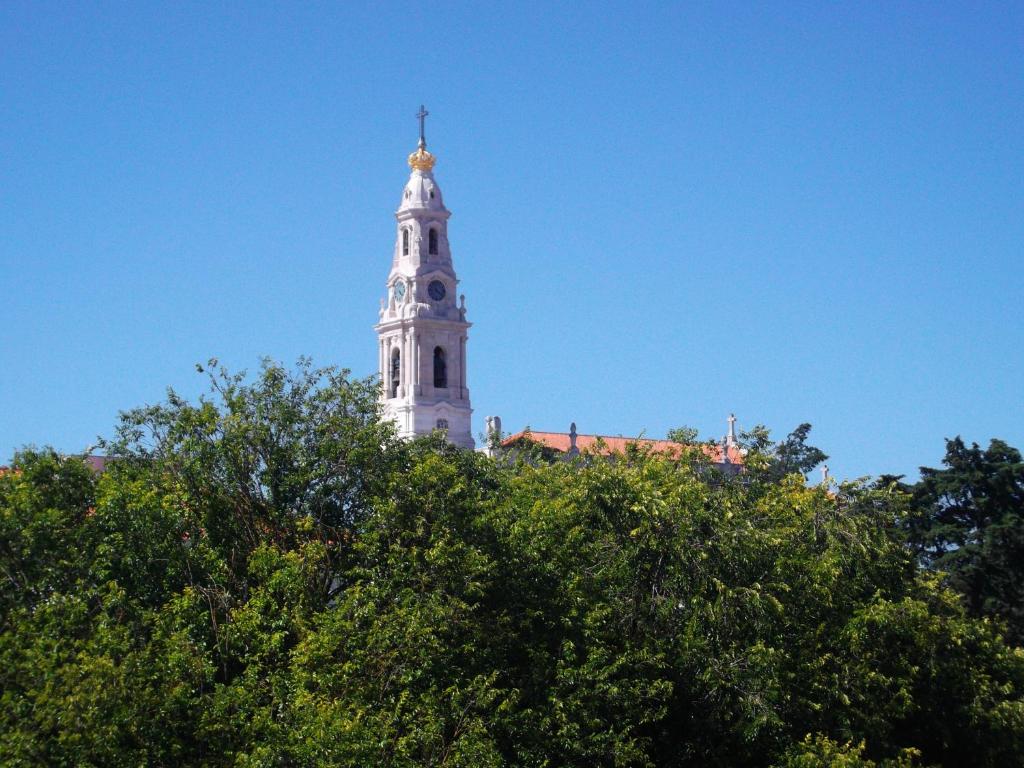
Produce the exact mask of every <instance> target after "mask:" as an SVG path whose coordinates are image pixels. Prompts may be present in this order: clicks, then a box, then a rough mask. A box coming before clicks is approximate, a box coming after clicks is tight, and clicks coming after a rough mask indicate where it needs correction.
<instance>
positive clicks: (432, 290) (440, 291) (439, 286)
mask: <svg viewBox="0 0 1024 768" xmlns="http://www.w3.org/2000/svg"><path fill="white" fill-rule="evenodd" d="M427 293H429V294H430V298H432V299H433V300H434V301H440V300H441V299H443V298H444V294H445V290H444V283H442V282H441V281H440V280H431V281H430V285H428V286H427Z"/></svg>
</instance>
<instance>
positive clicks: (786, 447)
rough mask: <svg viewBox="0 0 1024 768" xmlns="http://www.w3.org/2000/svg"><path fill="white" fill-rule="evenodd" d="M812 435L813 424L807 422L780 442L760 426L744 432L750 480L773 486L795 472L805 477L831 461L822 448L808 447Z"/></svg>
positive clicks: (742, 436) (746, 462) (742, 439)
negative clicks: (828, 460)
mask: <svg viewBox="0 0 1024 768" xmlns="http://www.w3.org/2000/svg"><path fill="white" fill-rule="evenodd" d="M810 434H811V425H810V424H807V423H804V424H800V425H799V426H798V427H797V428H796V429H794V430H793V431H792V432H790V433H789V434H788V435H787V436H786V438H785V439H784V440H782V441H780V442H775V441H773V440H772V439H771V433H770V432H769V431H768V429H767V428H766V427H764V426H761V425H757V426H755V427H753V428H752V429H751V430H750V431H748V432H743V433H742V434H741V435H740V442H741V444H742V445H743V447H744V448H746V449H747V457H746V460H745V464H746V466H747V470H748V477H753V478H756V479H758V480H763V481H765V482H768V483H773V482H778V481H779V480H781V479H782V478H783V477H785V476H786V475H789V474H793V473H798V474H801V475H804V476H806V475H807V473H808V472H810V471H811V470H813V469H814V468H815V467H817V466H818V465H819V464H821V463H822V462H823V461H826V460H827V459H828V455H827V454H826V453H825V452H824V451H822V450H821V449H820V448H816V447H815V446H813V445H808V443H807V438H808V437H809V436H810Z"/></svg>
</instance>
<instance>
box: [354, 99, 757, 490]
mask: <svg viewBox="0 0 1024 768" xmlns="http://www.w3.org/2000/svg"><path fill="white" fill-rule="evenodd" d="M428 114H429V113H428V112H427V111H426V110H425V109H424V108H423V107H420V111H419V113H418V114H417V117H418V118H419V121H420V139H419V145H418V146H417V148H416V151H415V152H413V153H412V154H411V155H409V168H410V169H411V170H410V174H409V180H408V181H407V182H406V184H405V188H404V189H403V190H402V197H401V200H400V201H399V204H398V210H397V211H396V213H395V219H396V220H397V223H396V227H395V245H394V252H393V254H392V258H391V271H390V272H389V273H388V277H387V283H386V286H387V296H386V298H384V299H382V300H381V306H380V317H379V321H378V322H377V325H376V326H374V329H375V330H376V331H377V343H378V347H379V349H378V352H379V356H380V367H379V372H380V380H381V383H382V387H381V398H382V405H383V410H384V415H385V417H387V418H389V419H391V420H393V421H394V422H395V424H396V425H397V427H398V434H399V436H401V437H405V438H411V437H415V436H416V435H428V434H430V433H431V432H433V431H434V430H442V431H444V432H445V433H446V435H447V438H448V440H449V442H451V443H453V444H455V445H457V446H459V447H462V448H467V449H470V450H472V449H474V448H475V445H476V442H475V440H474V439H473V431H472V415H473V408H472V406H471V405H470V400H469V388H468V386H467V384H466V381H467V378H466V367H467V366H466V342H467V340H468V331H469V328H470V325H471V324H470V323H469V322H468V321H467V320H466V297H465V296H464V295H458V293H457V288H458V283H459V280H458V277H457V276H456V274H455V266H454V264H453V263H452V254H451V247H450V246H449V243H448V217H449V216H451V213H449V211H448V209H447V208H445V206H444V198H443V197H442V195H441V188H440V187H439V186H438V185H437V181H436V180H435V179H434V165H435V163H436V159H435V157H434V156H433V155H432V154H431V153H430V152H428V151H427V141H426V136H425V133H424V121H425V119H426V117H427V115H428ZM457 295H458V301H456V296H457ZM524 439H528V440H530V441H532V442H536V443H539V444H540V445H541V446H542V447H544V448H546V449H549V450H550V451H552V452H553V453H555V454H561V455H564V456H566V457H571V456H574V455H577V454H578V453H579V451H580V449H583V450H588V449H589V450H601V451H604V452H605V453H617V452H618V453H620V452H622V451H623V450H624V449H625V446H626V445H627V444H628V443H635V444H639V445H642V446H645V447H647V448H649V449H651V450H656V451H667V452H674V451H677V450H678V449H679V448H681V446H680V444H678V443H672V442H670V441H667V440H649V439H644V438H623V437H612V436H600V435H578V434H577V433H576V425H575V424H573V425H572V427H571V428H570V430H569V432H566V433H557V432H518V433H516V434H514V435H511V436H506V435H504V434H503V433H502V431H501V420H500V419H499V418H498V417H496V416H491V417H488V418H487V431H486V442H487V445H486V446H484V450H487V451H488V452H490V451H493V450H496V449H497V450H501V449H502V447H505V448H507V449H511V448H512V447H513V446H515V445H517V444H519V443H520V442H521V441H522V440H524ZM710 450H711V454H710V458H711V460H712V462H713V463H715V464H718V465H721V466H722V467H723V468H726V467H727V468H729V469H730V470H732V471H735V470H736V469H738V467H739V465H741V464H742V460H743V457H742V451H741V449H740V447H739V445H738V444H737V442H736V433H735V418H734V417H732V416H730V417H729V431H728V434H727V435H726V437H725V438H724V439H723V440H722V443H721V445H720V446H713V447H712V449H710Z"/></svg>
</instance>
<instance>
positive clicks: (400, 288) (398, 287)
mask: <svg viewBox="0 0 1024 768" xmlns="http://www.w3.org/2000/svg"><path fill="white" fill-rule="evenodd" d="M395 298H396V299H397V300H398V301H401V300H402V299H404V298H405V283H395Z"/></svg>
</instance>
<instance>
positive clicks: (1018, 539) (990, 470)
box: [906, 437, 1024, 644]
mask: <svg viewBox="0 0 1024 768" xmlns="http://www.w3.org/2000/svg"><path fill="white" fill-rule="evenodd" d="M942 463H943V465H944V467H945V468H944V469H933V468H930V467H922V468H921V480H920V482H918V483H917V484H916V485H914V486H912V487H911V488H910V491H911V494H912V506H913V508H914V511H915V514H914V515H912V516H911V517H910V518H908V520H907V522H906V530H907V539H908V542H909V543H910V545H911V546H912V547H913V549H914V551H915V552H916V553H917V554H918V556H919V557H920V558H921V561H922V562H923V563H924V564H925V565H927V566H929V567H932V568H935V569H938V570H942V571H945V572H946V574H947V575H948V581H949V584H950V586H952V587H953V588H954V589H956V590H957V591H959V592H960V593H961V594H963V596H964V600H965V602H966V605H967V607H968V610H969V612H970V613H971V615H974V616H992V617H998V618H999V619H1000V620H1003V621H1005V622H1006V624H1007V627H1008V630H1009V633H1010V637H1011V639H1012V640H1013V641H1014V642H1016V643H1018V644H1021V643H1024V462H1022V460H1021V454H1020V451H1018V450H1017V449H1016V448H1013V447H1011V446H1009V445H1007V444H1006V443H1005V442H1003V441H1002V440H992V441H991V442H990V443H989V446H988V448H986V449H982V448H981V447H979V446H978V444H977V443H974V444H972V445H971V446H967V445H966V444H965V443H964V442H963V440H961V439H960V438H959V437H957V438H954V439H952V440H947V441H946V455H945V457H944V458H943V461H942Z"/></svg>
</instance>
